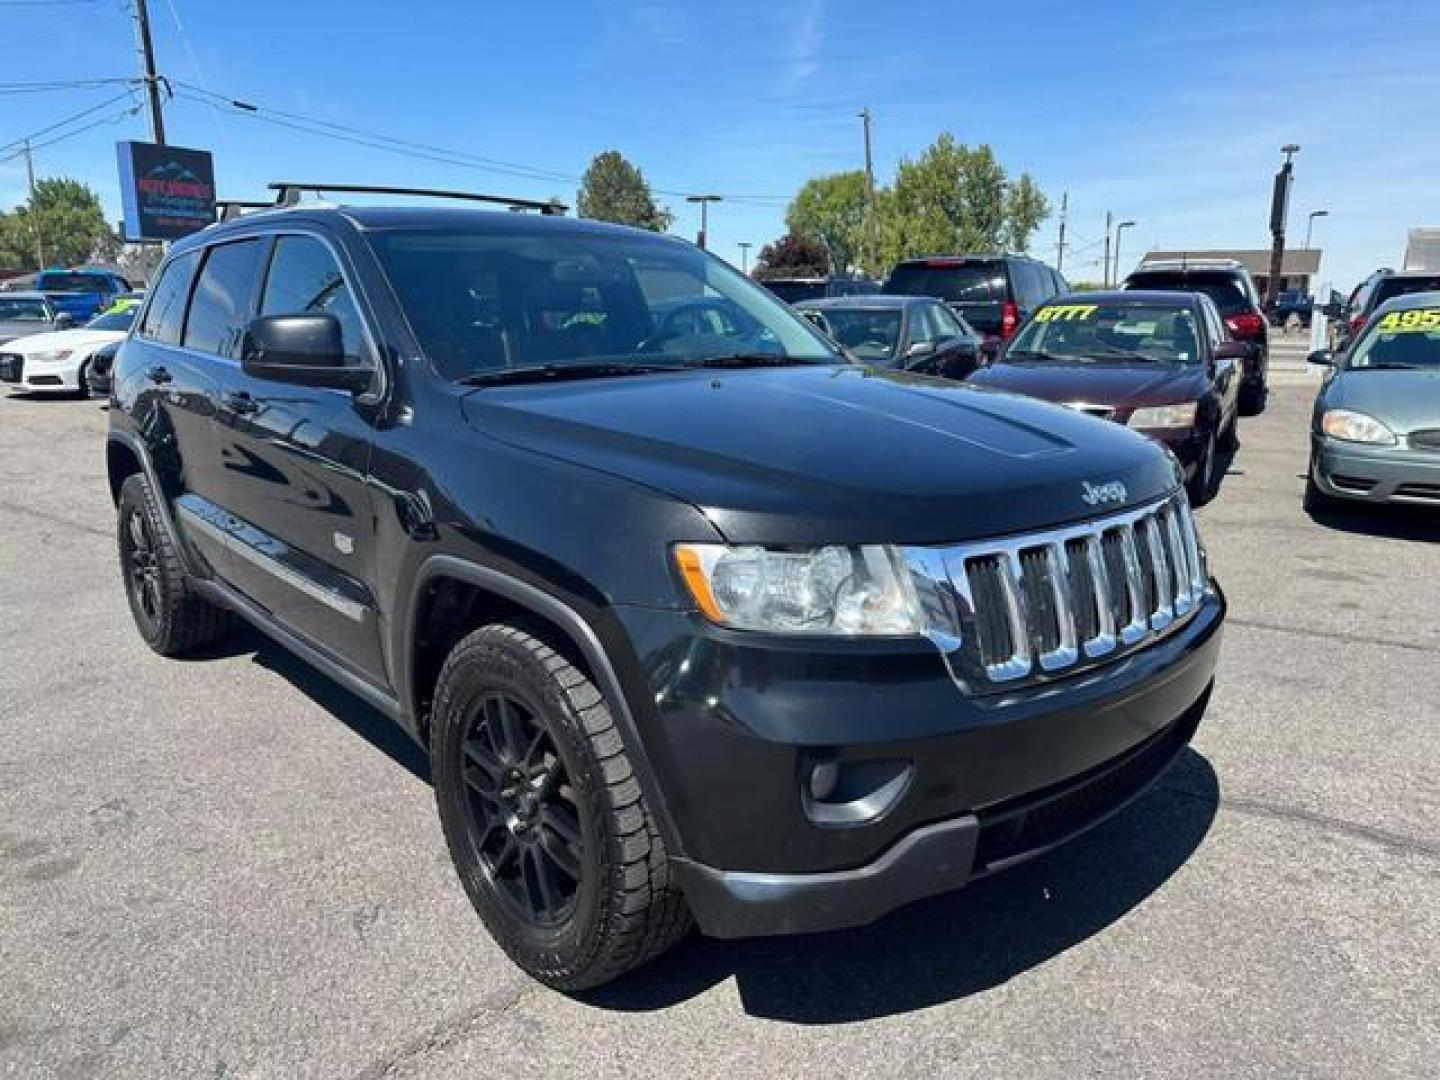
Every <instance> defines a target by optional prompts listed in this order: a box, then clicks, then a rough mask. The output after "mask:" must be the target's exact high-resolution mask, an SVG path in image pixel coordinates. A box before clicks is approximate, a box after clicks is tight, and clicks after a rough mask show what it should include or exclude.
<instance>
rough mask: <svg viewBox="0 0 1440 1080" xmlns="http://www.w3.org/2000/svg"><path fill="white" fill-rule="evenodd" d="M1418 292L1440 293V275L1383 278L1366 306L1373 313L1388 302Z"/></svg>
mask: <svg viewBox="0 0 1440 1080" xmlns="http://www.w3.org/2000/svg"><path fill="white" fill-rule="evenodd" d="M1417 292H1440V274H1429V275H1425V276H1419V275H1417V276H1415V277H1398V276H1397V277H1387V278H1381V279H1380V283H1379V284H1378V285H1377V286H1375V292H1374V294H1373V295H1372V296H1371V297H1370V299H1369V302H1368V304H1367V305H1366V306H1367V307H1368V308H1369V309H1370V310H1372V311H1373V310H1374V309H1375V308H1377V307H1379V306H1380V305H1381V304H1383V303H1384V302H1385V301H1386V300H1393V299H1394V298H1395V297H1397V296H1408V295H1409V294H1410V293H1417Z"/></svg>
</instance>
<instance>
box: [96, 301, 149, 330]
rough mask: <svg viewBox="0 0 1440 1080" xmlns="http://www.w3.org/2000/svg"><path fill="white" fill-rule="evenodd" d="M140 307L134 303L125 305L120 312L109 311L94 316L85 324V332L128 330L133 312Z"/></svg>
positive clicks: (133, 315)
mask: <svg viewBox="0 0 1440 1080" xmlns="http://www.w3.org/2000/svg"><path fill="white" fill-rule="evenodd" d="M139 307H140V305H139V304H136V303H133V302H132V303H130V304H127V305H126V306H125V307H123V308H121V309H120V310H118V311H117V310H115V309H113V308H112V309H111V310H109V311H107V312H105V313H104V314H103V315H96V316H95V318H93V319H91V320H90V321H89V322H88V323H86V324H85V329H86V330H121V331H124V330H129V329H130V324H131V323H133V322H134V321H135V312H136V311H138V310H139Z"/></svg>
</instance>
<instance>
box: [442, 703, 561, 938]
mask: <svg viewBox="0 0 1440 1080" xmlns="http://www.w3.org/2000/svg"><path fill="white" fill-rule="evenodd" d="M464 748H465V765H464V767H465V784H466V787H467V788H468V789H469V790H468V794H469V798H468V801H467V807H466V809H467V811H468V817H469V822H468V824H469V832H470V838H471V841H472V843H474V844H475V847H476V850H477V852H478V855H479V861H480V865H481V867H482V869H483V870H484V872H485V876H486V878H487V879H488V880H489V882H490V884H491V886H492V887H493V888H494V890H495V892H496V895H497V896H499V897H500V898H501V900H502V901H503V902H504V903H505V904H507V905H509V907H510V909H511V910H512V911H513V912H514V913H515V914H516V915H518V916H519V917H520V918H522V919H524V920H525V921H527V922H530V923H533V924H534V925H536V926H558V925H560V924H561V923H562V922H563V921H564V920H565V918H566V917H567V916H568V915H569V914H570V913H571V912H572V911H573V910H574V906H575V897H576V893H577V892H578V891H579V887H580V873H581V870H580V866H581V856H582V843H583V841H582V838H581V832H580V808H579V806H578V805H577V803H576V799H575V788H574V786H573V785H572V783H571V781H570V776H569V773H568V771H567V770H566V768H565V763H564V762H563V761H562V760H561V758H560V754H559V752H558V750H557V749H556V747H555V743H554V739H553V738H552V737H551V735H550V733H549V731H547V730H546V729H545V728H544V727H542V726H540V725H538V724H536V722H535V718H534V716H532V715H531V713H530V710H529V709H527V708H526V707H525V705H523V704H522V703H521V702H519V701H517V700H516V699H515V698H513V697H510V696H509V695H507V694H504V693H498V692H497V693H492V694H486V695H484V696H483V697H482V698H480V700H479V702H478V703H477V704H476V707H475V708H474V709H473V710H472V715H471V717H470V720H469V724H468V727H467V733H466V736H465V740H464Z"/></svg>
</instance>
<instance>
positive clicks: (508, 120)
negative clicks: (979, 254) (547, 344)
mask: <svg viewBox="0 0 1440 1080" xmlns="http://www.w3.org/2000/svg"><path fill="white" fill-rule="evenodd" d="M150 6H151V19H152V22H153V23H154V30H155V40H156V50H157V53H158V56H159V62H160V68H161V71H162V73H164V74H166V75H168V76H169V77H170V78H171V79H172V80H174V81H175V82H176V83H177V84H179V83H184V84H189V85H190V87H191V88H192V89H187V88H185V87H184V86H178V85H177V89H178V90H180V91H181V93H182V94H184V95H186V96H182V97H179V98H177V99H176V100H174V101H173V102H171V103H170V105H169V106H168V107H167V111H166V116H167V124H168V127H169V136H170V141H172V142H175V143H178V144H182V145H187V146H201V147H208V148H210V149H212V150H213V151H214V152H215V159H216V172H217V179H218V183H219V187H220V190H221V193H222V195H228V196H232V197H242V198H244V197H250V198H253V197H259V196H261V195H262V194H263V187H264V184H265V182H267V181H269V180H271V179H277V178H298V179H332V180H333V179H340V180H363V181H372V182H377V183H380V182H386V183H397V184H423V185H432V186H440V187H445V186H454V187H467V188H475V189H481V190H492V191H500V192H504V193H506V194H514V195H533V196H550V195H559V196H560V197H562V198H563V199H565V201H567V202H573V200H574V195H575V187H576V183H575V179H574V178H578V175H579V173H580V172H581V171H582V170H583V169H584V167H585V165H586V163H587V162H588V161H589V159H590V157H591V156H592V155H594V154H595V153H597V152H599V151H601V150H605V149H610V148H616V149H619V150H621V151H622V152H623V153H625V154H626V155H627V156H628V157H630V158H631V159H632V160H633V161H635V162H636V163H637V164H638V165H640V167H641V168H642V169H643V170H644V171H645V174H646V176H647V177H648V178H649V179H650V181H651V183H652V184H653V185H654V186H655V187H656V188H658V189H663V190H664V191H665V194H663V195H662V196H661V198H662V201H664V202H666V203H667V204H668V205H669V206H670V207H671V208H672V210H674V211H675V213H676V226H675V229H676V231H677V232H682V233H685V234H687V235H691V236H693V235H694V231H695V229H696V226H697V224H698V220H697V215H696V213H695V211H694V208H693V207H690V206H687V205H686V204H685V202H684V199H683V193H684V192H687V191H690V192H694V191H712V192H717V193H720V194H723V195H725V196H727V201H726V202H724V203H722V204H721V205H720V206H718V207H716V208H715V209H714V211H713V213H712V217H711V223H710V238H711V247H712V248H713V249H714V250H716V251H717V252H719V253H720V254H722V255H724V256H725V257H727V258H730V259H732V260H734V261H735V262H737V263H738V262H739V252H738V249H737V247H736V244H737V243H738V242H739V241H742V240H748V241H752V242H753V243H754V244H755V245H756V247H757V249H758V246H759V245H760V244H762V243H764V242H765V241H767V240H770V239H772V238H774V237H775V236H776V235H777V234H778V233H780V232H781V231H782V223H781V219H782V216H783V212H784V205H785V201H786V200H787V199H788V197H789V196H790V195H792V194H793V193H794V191H795V190H796V189H797V187H798V186H799V185H800V184H801V183H802V182H803V181H804V180H805V179H806V178H807V177H808V176H811V175H814V174H817V173H822V172H831V171H836V170H841V169H846V168H854V167H856V166H858V164H859V163H860V161H861V136H860V122H859V120H858V119H857V118H856V113H857V112H858V110H859V109H860V108H861V107H862V106H865V105H868V106H869V107H870V108H871V109H872V110H873V111H874V114H875V157H876V170H877V176H878V177H879V178H880V180H881V181H884V180H885V179H886V178H888V177H889V175H890V174H891V173H892V172H893V169H894V166H895V163H896V161H897V160H899V159H900V158H902V157H904V156H913V155H914V154H916V153H918V152H919V151H920V150H921V149H923V148H924V146H925V145H926V144H928V143H929V142H930V141H931V140H933V139H934V137H935V136H936V135H937V134H938V133H939V132H940V131H944V130H949V131H952V132H954V134H955V135H956V137H957V138H959V139H961V140H962V141H966V142H972V143H974V142H988V143H990V144H991V145H992V146H993V147H994V148H995V150H996V152H997V154H998V155H999V157H1000V159H1001V160H1002V162H1004V163H1005V165H1006V166H1007V167H1008V168H1010V169H1012V170H1014V171H1018V170H1020V169H1025V170H1028V171H1029V172H1031V173H1032V174H1033V175H1034V176H1035V178H1036V180H1037V181H1038V182H1039V183H1040V185H1041V187H1042V188H1043V189H1044V190H1045V192H1046V193H1047V194H1048V195H1049V196H1050V197H1051V199H1052V202H1053V203H1054V204H1055V205H1056V206H1057V207H1058V205H1059V201H1060V196H1061V193H1062V192H1063V191H1068V192H1069V196H1070V211H1071V213H1070V231H1071V236H1072V238H1073V240H1074V241H1075V242H1074V244H1073V245H1072V246H1071V248H1070V253H1069V254H1068V255H1067V259H1066V266H1065V270H1066V272H1067V274H1068V275H1069V276H1070V277H1072V278H1075V279H1084V278H1098V276H1099V272H1100V268H1099V263H1098V259H1099V254H1100V244H1099V241H1100V239H1101V237H1102V236H1103V221H1104V216H1105V212H1106V211H1107V210H1112V211H1114V212H1115V214H1116V215H1117V218H1118V217H1124V218H1133V219H1135V220H1136V221H1137V222H1138V223H1139V224H1138V225H1137V227H1136V228H1135V229H1133V230H1131V231H1130V232H1129V233H1128V234H1127V236H1126V240H1125V244H1126V255H1127V258H1126V262H1127V263H1128V262H1129V261H1130V260H1129V258H1128V256H1130V255H1136V254H1139V252H1140V251H1141V249H1142V248H1145V247H1151V246H1156V247H1167V248H1180V247H1191V248H1201V247H1263V246H1266V245H1267V244H1268V234H1267V232H1266V220H1267V205H1268V200H1269V186H1270V177H1271V174H1272V173H1273V172H1274V169H1275V167H1276V165H1277V164H1278V161H1279V153H1278V147H1279V146H1280V145H1281V144H1282V143H1285V142H1290V141H1293V142H1298V143H1300V144H1301V145H1302V147H1303V149H1302V151H1301V153H1300V155H1299V156H1298V158H1297V160H1296V183H1295V189H1294V199H1293V203H1292V214H1291V232H1290V242H1291V244H1292V245H1296V246H1298V245H1299V244H1300V242H1301V240H1302V239H1303V235H1302V234H1303V232H1304V218H1305V215H1306V214H1307V213H1308V212H1309V211H1310V210H1311V209H1317V208H1327V209H1329V210H1330V212H1331V216H1330V217H1329V218H1328V219H1324V220H1321V221H1319V222H1317V224H1316V229H1315V246H1318V247H1322V248H1323V249H1324V250H1325V252H1326V258H1325V264H1324V265H1323V266H1322V277H1325V278H1329V279H1331V280H1333V282H1334V283H1335V284H1336V285H1337V286H1338V287H1341V288H1346V289H1348V287H1349V286H1350V285H1351V284H1353V282H1354V281H1355V280H1357V279H1358V278H1359V277H1361V276H1362V275H1364V274H1365V273H1367V272H1368V271H1370V270H1371V269H1373V268H1374V267H1375V266H1377V265H1381V264H1383V263H1389V264H1395V265H1398V260H1399V259H1400V257H1401V255H1402V252H1403V247H1404V236H1405V229H1406V228H1407V227H1409V226H1412V225H1440V63H1437V61H1436V57H1437V56H1440V21H1437V20H1436V19H1434V18H1433V17H1430V16H1431V14H1433V13H1429V14H1427V13H1424V12H1422V10H1421V9H1422V8H1423V7H1425V6H1426V5H1422V4H1418V3H1413V2H1411V3H1373V4H1365V3H1359V2H1350V3H1332V2H1330V0H1308V2H1307V3H1304V4H1297V3H1287V4H1271V3H1264V2H1260V0H1250V2H1248V3H1232V2H1230V0H1219V2H1209V3H1198V2H1197V3H1192V2H1188V0H1187V2H1175V3H1171V2H1163V3H1147V4H1141V3H1132V4H1116V3H1108V4H1102V3H1086V4H1075V3H1049V2H1047V0H1032V2H1031V3H1029V4H1026V5H1023V6H1020V7H1017V6H1015V5H1009V4H995V3H987V4H967V3H938V2H928V0H915V2H899V0H891V2H890V3H882V4H877V3H875V2H874V0H865V2H850V0H843V2H842V0H790V2H788V3H774V2H767V3H752V2H749V0H743V2H741V0H732V2H726V3H723V4H715V3H709V4H707V3H701V2H696V3H679V2H675V3H662V2H658V0H635V2H628V3H622V2H620V0H571V2H567V3H562V4H523V5H522V4H508V3H507V4H500V3H489V4H479V3H475V2H473V0H471V2H467V3H440V2H435V3H411V4H405V3H396V2H394V0H390V2H386V3H378V2H376V3H372V2H368V0H350V2H345V3H340V2H321V0H290V2H289V3H278V2H273V0H244V2H227V3H216V2H213V0H204V2H202V0H150ZM0 20H3V22H4V24H5V26H6V29H5V32H4V35H3V39H4V40H5V41H6V43H7V48H6V50H5V55H6V66H5V72H4V74H3V75H0V83H16V82H26V81H38V80H55V79H78V78H96V77H110V76H129V75H133V74H134V73H135V67H136V60H135V53H134V47H133V46H134V36H133V30H132V23H131V20H130V17H129V15H128V13H127V6H126V5H125V4H124V3H123V2H122V0H46V2H44V3H40V2H37V0H28V2H26V3H19V2H8V3H7V2H3V0H0ZM195 88H198V89H195ZM123 89H124V88H123V87H116V86H108V87H97V88H94V89H90V90H85V91H79V90H73V91H65V92H48V93H25V94H13V93H3V92H0V144H3V143H6V142H9V141H10V140H11V139H12V138H15V137H18V136H21V135H25V134H27V133H29V132H32V131H35V130H37V129H39V128H42V127H44V126H46V125H47V124H49V123H51V122H53V121H55V120H58V119H60V118H63V117H65V116H67V115H70V114H73V113H75V112H78V111H80V110H82V109H85V108H87V107H89V106H92V105H96V104H99V103H101V102H103V101H105V99H106V98H108V97H112V96H114V95H115V94H116V93H119V92H122V91H123ZM202 90H208V91H210V92H212V93H215V94H219V95H221V96H223V97H225V98H240V99H244V100H248V101H251V102H254V103H256V104H258V105H260V106H262V107H264V108H265V109H267V110H271V111H270V112H268V113H267V114H266V115H269V116H271V118H272V121H273V120H284V119H285V118H283V117H279V116H276V115H275V111H280V112H286V113H290V114H293V115H295V116H304V117H310V118H315V119H319V120H323V121H326V122H328V123H331V124H337V125H343V126H346V127H350V128H355V129H360V130H363V131H367V132H377V133H381V134H385V135H390V136H395V137H400V138H404V139H408V140H410V141H412V142H416V143H423V144H426V145H429V146H433V147H438V148H441V149H444V150H447V151H458V152H462V153H463V154H464V155H466V158H467V161H468V164H460V163H458V162H456V161H454V160H450V161H437V160H426V159H419V158H415V157H407V156H401V155H396V154H392V153H389V152H385V151H382V150H377V149H374V148H372V147H367V146H361V145H356V144H354V143H346V142H341V141H336V140H333V139H329V138H323V137H320V136H318V135H316V134H313V133H307V132H302V131H297V130H294V129H293V128H287V127H282V126H279V125H278V124H276V123H273V122H267V121H264V120H261V119H259V118H257V117H249V116H245V115H243V114H240V113H238V112H236V111H235V110H234V109H231V108H228V107H224V106H212V105H208V104H205V103H204V102H203V101H201V100H196V97H195V95H197V94H198V93H199V92H200V91H202ZM202 96H203V95H202ZM124 104H125V103H124V102H120V103H117V104H115V105H113V106H108V107H106V108H104V109H101V110H99V111H98V112H96V113H94V114H92V116H90V117H87V118H86V119H85V120H82V121H81V122H80V123H79V124H76V125H74V126H76V127H78V126H81V125H82V124H84V123H89V122H91V121H94V120H99V121H101V124H100V126H98V127H95V128H93V129H91V130H89V131H85V132H83V133H81V134H78V135H76V136H74V137H73V138H66V139H63V140H61V141H58V142H55V143H54V144H53V145H51V146H44V147H41V148H40V149H39V150H38V151H37V154H36V164H37V168H38V170H39V172H40V173H41V174H42V175H53V174H69V175H73V176H76V177H79V178H80V179H83V180H85V181H87V182H88V183H90V184H91V185H93V186H94V187H95V188H96V189H97V190H98V191H99V192H100V193H101V195H102V198H103V199H104V200H105V202H106V205H107V209H108V210H109V212H110V214H111V216H112V217H118V216H119V203H118V192H117V187H116V176H115V173H116V167H115V155H114V149H113V144H114V141H115V140H116V139H120V138H144V137H146V130H147V129H146V126H145V122H144V118H143V115H131V116H122V117H119V118H116V119H115V120H114V121H113V122H108V121H107V118H108V117H110V115H111V114H112V113H114V112H116V111H118V110H120V109H122V108H124ZM65 130H68V129H61V133H62V134H63V132H64V131H65ZM42 141H43V140H42ZM0 156H4V154H3V153H0ZM482 159H484V160H482ZM513 165H520V166H523V168H522V169H520V170H514V169H511V168H510V166H513ZM477 166H483V167H477ZM24 179H25V178H24V171H23V164H22V162H20V161H18V160H12V161H9V162H6V163H3V164H0V206H9V205H12V204H13V203H15V202H17V201H18V200H20V199H21V198H23V195H24ZM1056 224H1057V221H1056V218H1055V217H1053V216H1052V218H1051V219H1050V220H1049V221H1047V222H1046V223H1045V224H1044V225H1043V226H1042V228H1041V230H1040V233H1039V234H1038V235H1037V237H1036V239H1035V241H1034V243H1033V244H1032V248H1033V249H1034V250H1035V251H1036V252H1037V253H1039V254H1041V255H1043V256H1045V257H1047V258H1048V259H1050V260H1051V261H1053V258H1054V254H1055V247H1054V245H1055V239H1056V236H1055V234H1056Z"/></svg>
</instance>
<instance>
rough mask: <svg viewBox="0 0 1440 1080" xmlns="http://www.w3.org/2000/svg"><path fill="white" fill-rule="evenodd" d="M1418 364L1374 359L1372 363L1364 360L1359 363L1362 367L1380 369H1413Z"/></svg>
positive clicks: (1417, 366) (1416, 367) (1415, 368)
mask: <svg viewBox="0 0 1440 1080" xmlns="http://www.w3.org/2000/svg"><path fill="white" fill-rule="evenodd" d="M1420 366H1421V365H1419V364H1407V363H1405V361H1403V360H1376V361H1374V362H1373V363H1372V362H1370V361H1366V362H1365V363H1363V364H1361V365H1360V367H1362V368H1378V369H1380V370H1382V371H1415V370H1417V369H1418V368H1419V367H1420Z"/></svg>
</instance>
